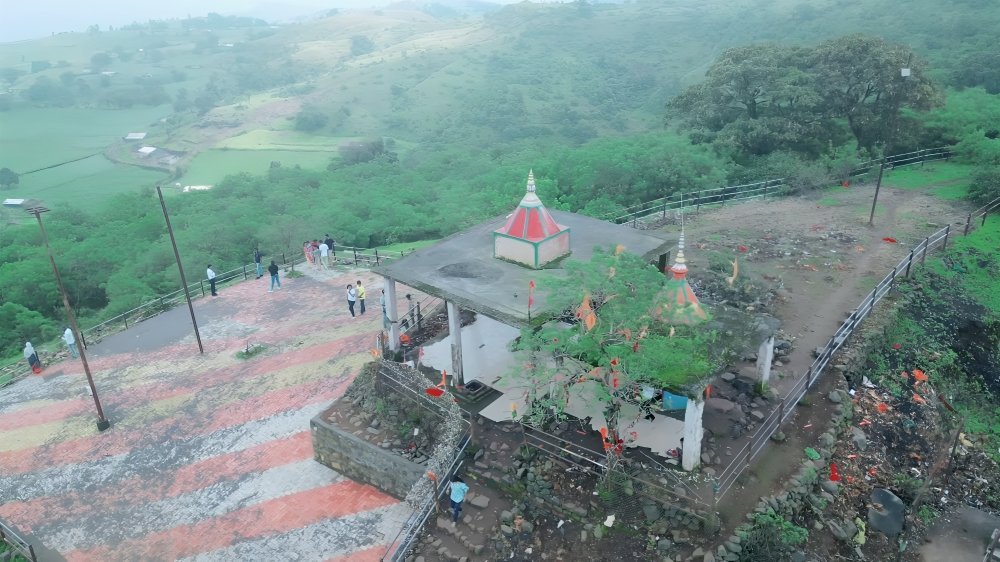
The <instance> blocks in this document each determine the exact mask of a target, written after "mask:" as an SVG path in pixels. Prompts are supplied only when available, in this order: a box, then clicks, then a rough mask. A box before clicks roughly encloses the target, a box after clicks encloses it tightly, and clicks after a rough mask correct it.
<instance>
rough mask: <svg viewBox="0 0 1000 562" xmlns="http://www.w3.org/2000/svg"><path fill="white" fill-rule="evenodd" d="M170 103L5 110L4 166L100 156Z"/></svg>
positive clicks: (20, 169)
mask: <svg viewBox="0 0 1000 562" xmlns="http://www.w3.org/2000/svg"><path fill="white" fill-rule="evenodd" d="M171 111H172V108H171V107H170V106H169V105H161V106H159V107H144V108H139V109H117V110H108V109H84V108H55V107H49V108H25V107H22V108H17V110H16V111H2V112H0V133H2V134H0V167H7V168H10V169H11V170H14V171H15V172H17V173H19V174H23V173H25V172H29V171H31V170H37V169H38V168H44V167H46V166H54V165H56V164H59V163H62V162H66V161H68V160H73V159H76V158H81V157H83V156H88V155H90V154H95V153H98V152H101V151H102V150H104V147H106V146H108V145H109V144H112V143H114V142H115V141H117V140H119V139H121V137H123V136H125V135H126V134H128V133H130V132H141V131H146V130H148V129H149V128H150V125H151V124H153V123H155V122H156V121H158V120H159V119H160V118H161V117H165V116H167V115H169V114H170V112H171Z"/></svg>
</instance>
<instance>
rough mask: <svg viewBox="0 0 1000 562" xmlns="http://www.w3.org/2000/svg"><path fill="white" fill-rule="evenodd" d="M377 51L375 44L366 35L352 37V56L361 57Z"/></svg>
mask: <svg viewBox="0 0 1000 562" xmlns="http://www.w3.org/2000/svg"><path fill="white" fill-rule="evenodd" d="M374 50H375V43H374V42H372V40H371V39H369V38H368V37H366V36H364V35H355V36H354V37H351V56H352V57H360V56H361V55H367V54H368V53H371V52H372V51H374Z"/></svg>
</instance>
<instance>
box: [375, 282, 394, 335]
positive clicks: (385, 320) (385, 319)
mask: <svg viewBox="0 0 1000 562" xmlns="http://www.w3.org/2000/svg"><path fill="white" fill-rule="evenodd" d="M378 301H379V303H380V304H381V305H382V328H384V329H385V331H386V332H388V331H389V328H391V327H392V323H391V322H390V321H389V311H388V310H386V308H385V289H382V296H381V297H379V298H378Z"/></svg>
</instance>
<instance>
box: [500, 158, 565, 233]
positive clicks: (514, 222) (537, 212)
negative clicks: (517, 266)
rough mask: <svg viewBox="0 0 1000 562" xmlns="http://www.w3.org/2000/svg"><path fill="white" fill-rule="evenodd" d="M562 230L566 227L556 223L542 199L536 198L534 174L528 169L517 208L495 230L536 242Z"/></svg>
mask: <svg viewBox="0 0 1000 562" xmlns="http://www.w3.org/2000/svg"><path fill="white" fill-rule="evenodd" d="M563 230H566V227H565V226H562V225H560V224H558V223H556V221H555V219H554V218H552V215H551V214H549V211H548V209H546V208H545V205H543V204H542V200H541V199H539V198H538V194H536V193H535V175H534V174H533V173H532V172H530V171H529V172H528V191H527V192H526V193H525V194H524V197H523V198H521V203H520V204H519V205H518V206H517V209H515V210H514V212H513V213H512V214H511V215H510V216H509V217H508V218H507V223H506V224H504V225H503V228H501V229H499V230H497V232H498V233H500V234H506V235H507V236H513V237H514V238H520V239H522V240H528V241H530V242H538V241H540V240H544V239H546V238H548V237H550V236H552V235H554V234H558V233H559V232H562V231H563Z"/></svg>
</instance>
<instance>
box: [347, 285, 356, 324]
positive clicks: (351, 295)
mask: <svg viewBox="0 0 1000 562" xmlns="http://www.w3.org/2000/svg"><path fill="white" fill-rule="evenodd" d="M357 300H358V292H357V291H356V290H354V285H348V286H347V309H348V310H350V311H351V318H354V303H355V302H356V301H357Z"/></svg>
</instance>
